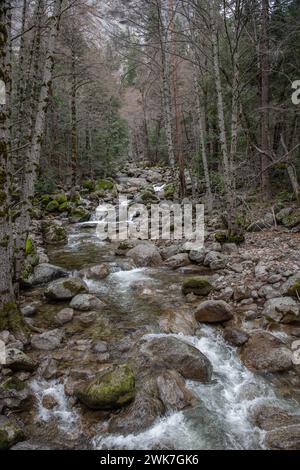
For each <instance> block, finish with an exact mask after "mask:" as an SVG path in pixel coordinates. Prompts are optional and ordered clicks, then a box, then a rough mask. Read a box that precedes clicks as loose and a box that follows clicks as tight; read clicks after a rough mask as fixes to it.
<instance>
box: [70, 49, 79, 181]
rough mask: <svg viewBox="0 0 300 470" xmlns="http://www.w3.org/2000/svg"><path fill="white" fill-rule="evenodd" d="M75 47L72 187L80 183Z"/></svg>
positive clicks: (73, 62) (74, 59) (73, 60)
mask: <svg viewBox="0 0 300 470" xmlns="http://www.w3.org/2000/svg"><path fill="white" fill-rule="evenodd" d="M74 49H75V46H74V45H73V46H72V65H71V70H72V72H71V73H72V86H71V171H72V186H73V187H74V186H76V185H77V182H78V148H77V107H76V86H77V83H76V82H77V80H76V57H75V50H74Z"/></svg>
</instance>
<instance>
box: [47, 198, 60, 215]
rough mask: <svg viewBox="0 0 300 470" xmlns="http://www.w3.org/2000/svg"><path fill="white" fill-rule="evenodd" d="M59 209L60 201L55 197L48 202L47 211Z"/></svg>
mask: <svg viewBox="0 0 300 470" xmlns="http://www.w3.org/2000/svg"><path fill="white" fill-rule="evenodd" d="M58 210H59V203H58V202H57V201H56V200H55V199H53V200H52V201H50V202H48V204H47V206H46V211H47V212H58Z"/></svg>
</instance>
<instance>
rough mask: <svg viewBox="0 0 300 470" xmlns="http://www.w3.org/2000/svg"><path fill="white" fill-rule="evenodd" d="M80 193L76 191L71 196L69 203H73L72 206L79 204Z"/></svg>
mask: <svg viewBox="0 0 300 470" xmlns="http://www.w3.org/2000/svg"><path fill="white" fill-rule="evenodd" d="M80 199H81V197H80V193H79V192H78V191H75V192H73V193H72V194H71V197H70V201H71V202H73V204H76V205H78V204H80Z"/></svg>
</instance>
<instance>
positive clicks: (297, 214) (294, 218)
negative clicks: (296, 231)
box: [281, 209, 300, 228]
mask: <svg viewBox="0 0 300 470" xmlns="http://www.w3.org/2000/svg"><path fill="white" fill-rule="evenodd" d="M281 223H282V225H284V226H285V227H287V228H294V227H296V225H299V224H300V209H296V210H294V211H292V212H290V213H289V214H288V215H286V216H285V217H283V218H282V220H281Z"/></svg>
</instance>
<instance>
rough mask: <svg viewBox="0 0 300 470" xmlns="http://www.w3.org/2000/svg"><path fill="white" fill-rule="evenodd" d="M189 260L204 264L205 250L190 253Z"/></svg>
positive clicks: (195, 250)
mask: <svg viewBox="0 0 300 470" xmlns="http://www.w3.org/2000/svg"><path fill="white" fill-rule="evenodd" d="M189 259H190V260H191V261H193V263H197V264H202V263H203V262H204V259H205V248H199V249H193V250H191V251H190V252H189Z"/></svg>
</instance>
